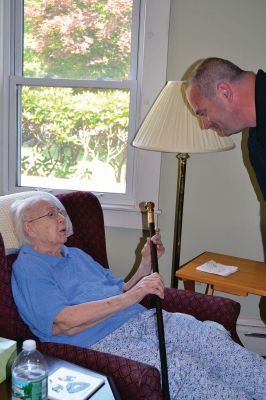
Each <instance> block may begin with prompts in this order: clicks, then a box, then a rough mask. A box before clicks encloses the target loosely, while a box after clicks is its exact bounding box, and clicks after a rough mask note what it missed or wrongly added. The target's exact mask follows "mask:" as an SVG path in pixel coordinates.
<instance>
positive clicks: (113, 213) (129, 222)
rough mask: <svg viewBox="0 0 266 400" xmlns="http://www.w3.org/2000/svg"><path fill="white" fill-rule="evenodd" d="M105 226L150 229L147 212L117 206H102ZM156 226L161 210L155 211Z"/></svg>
mask: <svg viewBox="0 0 266 400" xmlns="http://www.w3.org/2000/svg"><path fill="white" fill-rule="evenodd" d="M102 208H103V214H104V224H105V226H108V227H114V228H131V229H145V230H147V229H149V228H148V223H147V214H146V212H145V210H144V209H143V211H142V210H141V209H140V208H135V207H134V206H132V207H130V206H115V205H112V206H111V205H104V204H102ZM154 214H155V225H156V222H157V216H158V214H161V210H154Z"/></svg>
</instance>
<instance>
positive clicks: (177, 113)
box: [132, 81, 235, 153]
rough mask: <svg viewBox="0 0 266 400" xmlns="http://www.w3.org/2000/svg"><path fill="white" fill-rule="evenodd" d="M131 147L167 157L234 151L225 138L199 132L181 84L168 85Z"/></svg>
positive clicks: (229, 141) (170, 83) (209, 131)
mask: <svg viewBox="0 0 266 400" xmlns="http://www.w3.org/2000/svg"><path fill="white" fill-rule="evenodd" d="M132 144H133V146H135V147H139V148H141V149H145V150H153V151H162V152H170V153H205V152H217V151H225V150H230V149H232V148H234V147H235V144H234V142H233V141H232V139H231V138H229V137H223V136H222V135H220V134H218V132H217V131H215V130H213V129H202V128H201V126H200V120H199V118H198V117H197V116H196V115H195V114H194V113H193V111H192V110H191V108H190V106H189V104H188V102H187V100H186V95H185V91H184V82H182V81H169V82H168V83H167V84H166V86H165V87H164V88H163V90H162V91H161V93H160V94H159V96H158V98H157V99H156V101H155V103H154V104H153V106H152V107H151V109H150V111H149V112H148V114H147V116H146V118H145V120H144V121H143V123H142V125H141V127H140V129H139V130H138V132H137V135H136V137H135V139H134V140H133V143H132Z"/></svg>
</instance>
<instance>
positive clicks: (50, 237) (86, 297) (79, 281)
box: [12, 194, 266, 400]
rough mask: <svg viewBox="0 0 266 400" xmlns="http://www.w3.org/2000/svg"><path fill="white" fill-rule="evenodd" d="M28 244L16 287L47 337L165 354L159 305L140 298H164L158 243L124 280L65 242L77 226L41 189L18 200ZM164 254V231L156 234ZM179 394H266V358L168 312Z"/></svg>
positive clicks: (173, 378)
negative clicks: (154, 264) (153, 256)
mask: <svg viewBox="0 0 266 400" xmlns="http://www.w3.org/2000/svg"><path fill="white" fill-rule="evenodd" d="M12 215H13V221H14V225H15V230H16V232H17V235H18V237H19V239H20V240H22V242H23V243H24V244H23V246H22V247H21V250H20V253H19V255H18V258H17V260H16V262H15V263H14V266H13V274H12V290H13V295H14V299H15V302H16V304H17V307H18V310H19V312H20V315H21V317H22V318H23V320H24V321H25V322H26V323H27V324H28V325H29V327H30V329H31V330H32V332H33V333H34V334H35V335H36V336H38V337H39V338H40V340H41V341H46V342H48V341H49V342H59V343H69V344H74V345H77V346H82V347H90V348H93V349H95V350H100V351H104V352H109V353H113V354H117V355H121V356H124V357H128V358H131V359H135V360H138V361H141V362H144V363H148V364H150V365H153V366H155V367H156V368H158V369H160V357H159V349H158V340H157V333H156V317H155V313H154V310H146V309H145V308H144V307H143V306H142V305H140V304H139V302H140V301H141V300H142V299H143V298H144V297H145V296H146V295H147V294H156V295H158V296H159V297H160V298H163V293H164V284H163V279H162V277H161V276H160V275H159V274H157V273H151V261H150V240H149V239H148V241H147V243H146V244H145V245H144V247H143V249H142V260H141V263H140V265H139V268H138V270H137V272H136V273H135V275H133V277H132V278H131V279H130V280H129V281H128V282H124V281H123V280H122V279H120V278H116V277H115V276H114V275H113V274H112V272H111V271H110V270H108V269H105V268H103V267H102V266H101V265H99V264H98V263H96V262H95V261H94V260H93V259H92V258H91V257H90V256H89V255H88V254H86V253H84V252H83V251H81V250H80V249H76V248H68V247H66V246H65V245H64V243H65V242H66V239H67V234H68V232H69V230H70V229H71V223H70V220H69V218H68V216H67V214H66V211H65V210H64V207H63V206H62V204H61V203H60V202H59V201H58V199H56V198H55V197H54V196H52V195H50V194H47V195H41V194H36V195H33V196H32V197H29V198H27V199H26V200H18V201H17V202H15V203H14V204H13V205H12ZM151 240H152V241H153V243H155V244H156V246H157V252H158V256H159V257H160V256H161V255H162V254H163V253H164V247H163V244H162V242H161V237H160V232H159V230H157V232H156V235H155V236H154V237H153V238H151ZM164 323H165V337H166V347H167V358H168V374H169V383H170V393H171V399H182V400H183V399H189V400H191V399H204V400H205V399H209V400H213V399H217V400H218V399H219V400H223V399H226V400H229V399H232V400H236V399H241V400H244V399H253V398H254V399H260V400H262V399H264V400H265V399H266V361H265V360H264V359H263V358H262V357H260V356H258V355H257V354H255V353H251V352H249V351H247V350H246V349H244V348H242V347H241V346H239V345H237V344H236V343H234V342H233V341H232V340H231V338H230V337H229V335H228V333H227V332H226V331H225V330H223V329H220V328H217V327H216V326H212V325H209V324H206V323H203V322H200V321H197V320H196V319H195V318H193V317H191V316H187V315H183V314H178V313H167V312H164Z"/></svg>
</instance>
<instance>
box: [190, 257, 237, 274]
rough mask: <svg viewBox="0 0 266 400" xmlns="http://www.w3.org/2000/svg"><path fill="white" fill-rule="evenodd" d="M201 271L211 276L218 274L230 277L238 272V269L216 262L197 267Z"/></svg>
mask: <svg viewBox="0 0 266 400" xmlns="http://www.w3.org/2000/svg"><path fill="white" fill-rule="evenodd" d="M197 269H198V270H199V271H202V272H208V273H210V274H217V275H221V276H228V275H231V274H233V273H234V272H236V271H238V267H235V266H233V265H224V264H219V263H217V262H216V261H214V260H210V261H207V262H206V263H204V264H202V265H200V266H199V267H197Z"/></svg>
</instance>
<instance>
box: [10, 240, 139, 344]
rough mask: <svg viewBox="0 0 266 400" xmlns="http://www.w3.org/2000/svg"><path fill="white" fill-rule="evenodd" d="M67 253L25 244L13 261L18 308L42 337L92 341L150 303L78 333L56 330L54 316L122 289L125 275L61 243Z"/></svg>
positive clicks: (13, 277)
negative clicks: (43, 250) (47, 251)
mask: <svg viewBox="0 0 266 400" xmlns="http://www.w3.org/2000/svg"><path fill="white" fill-rule="evenodd" d="M62 254H63V257H57V256H52V255H48V254H43V253H39V252H38V251H36V250H34V249H33V248H32V247H31V246H28V245H25V246H22V248H21V250H20V252H19V255H18V257H17V259H16V261H15V262H14V264H13V273H12V281H11V282H12V291H13V296H14V300H15V303H16V305H17V308H18V311H19V313H20V315H21V317H22V319H23V320H24V322H25V323H26V324H27V325H28V326H29V327H30V329H31V331H32V332H33V333H34V334H35V335H36V336H37V337H38V338H39V339H40V340H41V341H43V342H57V343H67V344H73V345H76V346H81V347H90V346H91V345H93V344H94V343H97V342H98V341H99V340H101V339H102V338H104V337H105V336H107V335H108V334H109V333H111V332H113V331H114V330H115V329H117V328H119V327H120V326H121V325H123V324H124V323H125V322H126V321H128V320H129V319H130V318H131V317H132V316H134V315H136V314H138V313H140V312H143V311H145V310H146V309H145V308H144V307H143V306H142V305H140V304H135V305H132V306H129V307H127V308H125V309H124V310H122V311H119V312H117V313H116V314H114V315H112V316H111V317H109V318H106V319H105V320H103V321H101V322H99V323H98V324H97V325H95V326H92V327H90V328H87V329H85V330H84V331H82V332H79V333H77V334H75V335H71V336H70V335H65V334H60V335H56V336H53V335H52V328H53V321H54V319H55V317H56V315H57V314H58V313H59V312H60V311H62V310H63V309H64V308H65V307H69V306H72V305H76V304H81V303H85V302H89V301H95V300H101V299H106V298H109V297H112V296H116V295H119V294H121V293H122V292H123V286H124V281H123V280H122V279H120V278H116V277H115V276H114V275H113V274H112V272H111V270H109V269H106V268H103V267H102V266H101V265H100V264H98V263H97V262H96V261H94V260H93V258H92V257H91V256H89V255H88V254H86V253H84V252H83V251H82V250H80V249H77V248H69V247H66V246H63V248H62Z"/></svg>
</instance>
